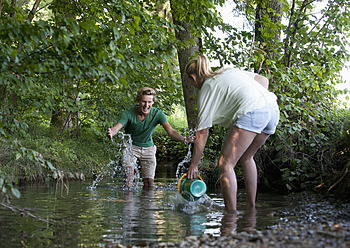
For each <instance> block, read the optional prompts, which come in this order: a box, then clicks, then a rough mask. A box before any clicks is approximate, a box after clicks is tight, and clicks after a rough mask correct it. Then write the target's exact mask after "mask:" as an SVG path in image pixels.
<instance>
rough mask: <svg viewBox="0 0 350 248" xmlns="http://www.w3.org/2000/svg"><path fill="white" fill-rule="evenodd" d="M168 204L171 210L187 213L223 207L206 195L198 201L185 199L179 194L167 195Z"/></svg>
mask: <svg viewBox="0 0 350 248" xmlns="http://www.w3.org/2000/svg"><path fill="white" fill-rule="evenodd" d="M168 205H169V206H170V207H171V210H177V211H181V212H184V213H185V214H189V215H191V214H196V213H203V212H210V211H212V210H213V209H215V210H223V209H224V206H222V205H220V204H218V203H216V202H215V201H214V200H213V199H211V198H210V197H209V196H208V195H204V196H203V197H201V198H200V199H199V200H198V201H187V200H185V199H184V198H183V197H182V196H181V195H180V194H175V195H173V196H170V197H169V200H168Z"/></svg>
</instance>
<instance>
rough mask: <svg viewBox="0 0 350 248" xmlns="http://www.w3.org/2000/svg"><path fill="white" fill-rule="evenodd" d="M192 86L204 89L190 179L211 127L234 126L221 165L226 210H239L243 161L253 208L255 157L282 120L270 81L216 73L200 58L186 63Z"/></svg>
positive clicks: (243, 73)
mask: <svg viewBox="0 0 350 248" xmlns="http://www.w3.org/2000/svg"><path fill="white" fill-rule="evenodd" d="M185 70H186V74H187V76H188V77H189V79H190V82H191V83H192V85H193V86H195V87H196V88H198V89H200V93H199V105H198V108H199V113H198V121H199V122H198V128H197V134H196V138H195V146H194V153H193V157H192V161H191V164H190V167H189V171H188V178H189V179H191V178H197V175H198V164H199V162H200V158H201V156H202V153H203V150H204V147H205V144H206V141H207V138H208V134H209V128H210V127H211V126H212V125H214V124H219V125H222V126H224V127H226V128H230V131H229V133H228V134H227V136H226V138H225V142H224V145H223V148H222V151H221V155H220V158H219V161H218V167H219V171H220V180H221V188H222V192H223V197H224V202H225V209H226V210H228V211H236V209H237V180H236V174H235V171H234V168H235V166H236V164H237V162H238V161H239V160H240V162H241V165H242V167H243V177H244V182H245V186H246V191H247V206H252V207H254V206H255V198H256V191H257V178H258V176H257V169H256V165H255V161H254V155H255V153H256V152H257V150H258V149H259V148H260V147H261V146H262V145H263V144H264V143H265V141H266V139H267V138H268V137H269V135H270V134H273V133H274V132H275V130H276V126H277V124H278V121H279V109H278V105H277V101H276V100H277V97H276V96H275V94H273V93H271V92H269V91H268V90H267V88H268V83H269V82H268V79H267V78H266V77H264V76H260V75H257V74H255V73H252V72H247V71H242V70H238V69H233V68H231V69H220V70H218V71H216V72H213V71H212V70H211V68H210V67H209V60H208V59H207V58H206V57H205V56H204V55H200V56H198V58H197V59H194V60H191V61H189V62H188V63H187V65H186V68H185Z"/></svg>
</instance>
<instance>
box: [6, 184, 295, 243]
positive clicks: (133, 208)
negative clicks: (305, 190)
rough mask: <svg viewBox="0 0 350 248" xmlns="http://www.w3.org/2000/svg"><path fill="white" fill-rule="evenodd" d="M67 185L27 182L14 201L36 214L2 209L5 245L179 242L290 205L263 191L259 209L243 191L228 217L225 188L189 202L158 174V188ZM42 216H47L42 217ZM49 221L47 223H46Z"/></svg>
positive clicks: (248, 225)
mask: <svg viewBox="0 0 350 248" xmlns="http://www.w3.org/2000/svg"><path fill="white" fill-rule="evenodd" d="M91 185H92V181H84V182H69V185H67V186H68V187H65V186H63V185H54V186H53V185H28V186H25V187H21V188H20V190H21V192H22V196H21V198H20V199H14V200H13V201H12V204H13V205H16V206H18V207H21V208H23V209H25V210H27V211H28V212H29V213H31V214H33V215H34V216H35V217H29V216H26V211H24V212H22V216H21V215H19V214H18V213H13V212H12V211H10V210H9V209H5V208H2V207H0V244H1V247H20V246H22V245H27V246H29V247H37V246H39V245H42V246H45V247H77V246H105V245H107V244H117V243H122V244H126V245H127V244H139V245H142V244H146V243H154V242H163V241H176V240H179V239H181V238H184V237H186V236H189V235H194V236H201V235H202V234H204V233H205V234H209V235H213V236H220V235H222V234H224V233H225V232H230V231H232V230H233V229H235V230H237V231H240V230H253V229H258V230H259V229H262V228H266V227H267V226H271V225H274V224H277V223H278V222H279V221H281V219H279V217H274V216H273V214H271V213H273V212H274V211H278V210H281V209H284V208H285V207H288V206H290V205H291V203H290V202H288V201H287V200H286V198H285V197H283V196H279V195H270V194H259V196H258V201H257V207H256V212H254V211H253V212H252V211H248V210H245V209H244V201H245V193H244V192H239V194H238V210H239V212H238V215H227V214H226V215H224V211H223V207H224V203H223V199H222V196H221V193H220V192H217V191H213V190H209V191H208V193H207V195H206V196H205V197H203V198H201V199H200V200H199V201H197V202H192V203H190V202H188V201H186V200H184V199H183V198H182V197H181V196H180V194H179V193H178V192H177V184H176V180H175V179H174V178H173V179H166V178H158V179H156V181H155V187H154V189H153V190H147V191H146V190H142V188H137V189H133V190H125V189H123V185H122V182H120V183H118V182H115V181H111V180H103V181H101V182H100V184H99V187H97V188H95V189H91V187H90V186H91ZM38 218H42V220H38ZM45 221H46V222H45Z"/></svg>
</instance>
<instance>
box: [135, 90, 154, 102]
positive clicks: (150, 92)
mask: <svg viewBox="0 0 350 248" xmlns="http://www.w3.org/2000/svg"><path fill="white" fill-rule="evenodd" d="M143 95H149V96H153V101H154V102H155V101H157V93H156V91H155V90H154V89H152V88H150V87H142V88H140V89H139V90H138V92H137V95H136V102H138V101H140V100H141V97H142V96H143Z"/></svg>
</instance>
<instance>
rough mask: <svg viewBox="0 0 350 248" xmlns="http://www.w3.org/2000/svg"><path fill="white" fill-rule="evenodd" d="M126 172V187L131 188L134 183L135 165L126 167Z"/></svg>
mask: <svg viewBox="0 0 350 248" xmlns="http://www.w3.org/2000/svg"><path fill="white" fill-rule="evenodd" d="M125 172H126V175H125V187H128V188H131V187H132V186H133V184H134V167H132V166H128V167H126V169H125Z"/></svg>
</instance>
